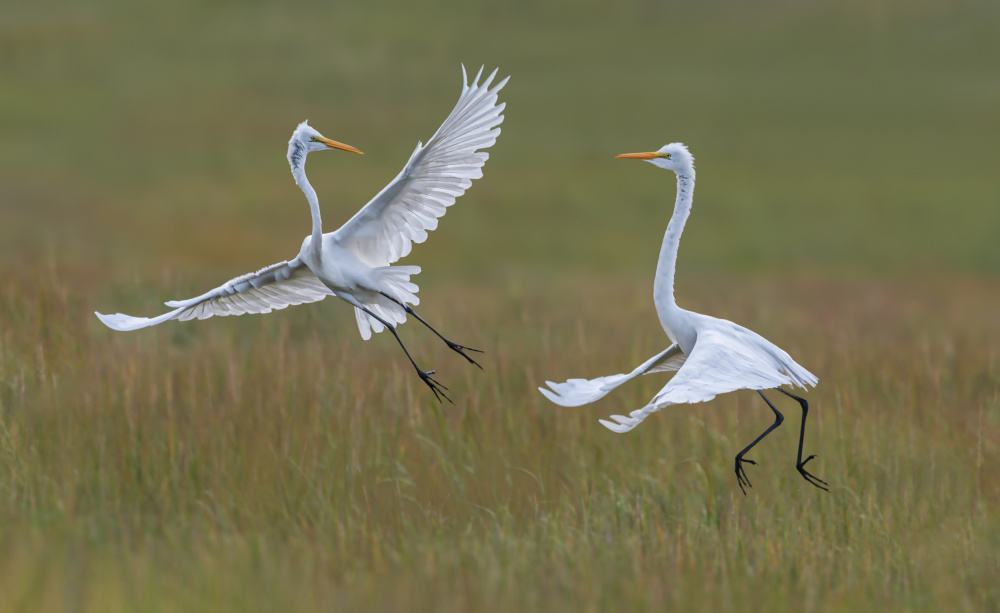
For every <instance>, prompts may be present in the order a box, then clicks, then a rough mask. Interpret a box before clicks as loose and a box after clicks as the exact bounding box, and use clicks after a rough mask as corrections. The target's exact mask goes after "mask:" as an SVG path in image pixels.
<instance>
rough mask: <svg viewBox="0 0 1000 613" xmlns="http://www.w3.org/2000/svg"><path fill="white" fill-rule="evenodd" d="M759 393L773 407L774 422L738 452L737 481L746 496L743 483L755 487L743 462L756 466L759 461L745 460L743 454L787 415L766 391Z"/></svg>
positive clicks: (778, 424) (758, 391)
mask: <svg viewBox="0 0 1000 613" xmlns="http://www.w3.org/2000/svg"><path fill="white" fill-rule="evenodd" d="M757 393H758V394H760V397H761V398H763V399H764V402H766V403H767V406H769V407H771V410H772V411H774V423H773V424H771V427H770V428H768V429H767V430H764V432H763V434H761V435H760V436H758V437H757V438H756V439H754V441H753V442H752V443H750V444H749V445H747V446H746V449H744V450H743V451H741V452H739V453H737V454H736V481H737V482H739V484H740V489H741V490H743V495H744V496H746V495H747V491H746V490H745V489H743V484H744V483H746V486H747V487H753V486H752V485H750V479H748V478H747V471H746V470H745V469H744V468H743V463H744V462H746V463H747V464H753V465H754V466H756V465H757V463H756V462H754V461H753V460H744V459H743V455H744V454H746V452H748V451H750V450H751V449H752V448H753V446H754V445H756V444H757V443H759V442H760V439H762V438H764V437H765V436H767V435H768V434H770V432H771V430H774V429H775V428H777V427H778V426H780V425H781V422H783V421H785V416H784V415H782V414H781V413H779V412H778V409H776V408H774V405H773V404H771V401H770V400H768V399H767V396H765V395H764V392H762V391H760V390H757Z"/></svg>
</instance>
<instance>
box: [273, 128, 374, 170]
mask: <svg viewBox="0 0 1000 613" xmlns="http://www.w3.org/2000/svg"><path fill="white" fill-rule="evenodd" d="M327 149H340V150H341V151H350V152H352V153H361V151H359V150H357V149H355V148H354V147H352V146H350V145H345V144H344V143H338V142H337V141H335V140H330V139H329V138H326V137H325V136H323V135H322V134H320V133H319V132H318V131H317V130H315V129H314V128H313V127H312V126H310V125H309V122H308V121H303V122H302V123H300V124H299V126H298V127H297V128H295V132H293V133H292V138H291V139H290V140H289V141H288V163H289V164H290V165H291V167H292V168H293V169H296V168H301V167H302V164H304V163H305V160H306V155H308V154H309V153H312V152H313V151H326V150H327Z"/></svg>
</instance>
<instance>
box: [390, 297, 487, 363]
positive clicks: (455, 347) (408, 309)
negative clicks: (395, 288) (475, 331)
mask: <svg viewBox="0 0 1000 613" xmlns="http://www.w3.org/2000/svg"><path fill="white" fill-rule="evenodd" d="M379 293H380V294H382V295H383V296H385V297H386V298H388V299H389V300H392V301H393V302H395V303H396V304H398V305H399V306H401V307H403V310H405V311H406V312H407V313H409V314H410V315H413V316H414V317H416V318H417V321H419V322H420V323H422V324H424V325H425V326H427V328H428V329H429V330H430V331H431V332H433V333H434V334H436V335H437V337H438V338H439V339H441V340H443V341H444V342H445V343H447V345H448V347H449V348H450V349H451V350H452V351H456V352H458V353H459V354H461V356H462V357H463V358H465V359H466V360H468V361H469V362H471V363H473V364H475V365H476V366H479V362H477V361H475V360H473V359H472V358H470V357H469V356H468V355H466V354H465V352H466V351H475V352H476V353H482V351H481V350H479V349H473V348H472V347H465V346H462V345H459V344H458V343H453V342H451V341H449V340H448V339H446V338H445V337H443V336H442V335H441V333H440V332H438V331H437V330H435V329H434V327H433V326H431V325H430V324H429V323H427V322H426V321H424V318H423V317H421V316H419V315H417V312H416V311H414V310H413V307H411V306H410V305H408V304H405V303H402V302H400V301H399V300H396V299H395V298H393V297H392V296H390V295H389V294H387V293H385V292H379ZM482 369H483V367H482V366H479V370H482Z"/></svg>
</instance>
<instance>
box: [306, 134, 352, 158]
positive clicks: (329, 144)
mask: <svg viewBox="0 0 1000 613" xmlns="http://www.w3.org/2000/svg"><path fill="white" fill-rule="evenodd" d="M312 140H314V141H316V142H317V143H323V144H324V145H326V146H327V147H329V148H330V149H340V150H341V151H350V152H351V153H360V154H361V155H364V151H361V150H360V149H355V148H354V147H352V146H350V145H345V144H344V143H338V142H337V141H335V140H330V139H329V138H326V137H323V136H314V137H313V138H312Z"/></svg>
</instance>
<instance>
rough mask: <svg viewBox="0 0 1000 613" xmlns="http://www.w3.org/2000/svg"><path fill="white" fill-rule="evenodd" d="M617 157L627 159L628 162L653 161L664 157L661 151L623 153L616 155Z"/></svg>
mask: <svg viewBox="0 0 1000 613" xmlns="http://www.w3.org/2000/svg"><path fill="white" fill-rule="evenodd" d="M615 157H616V158H625V159H628V160H652V159H655V158H659V157H664V156H663V154H662V153H660V152H659V151H649V152H646V153H623V154H621V155H616V156H615Z"/></svg>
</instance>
